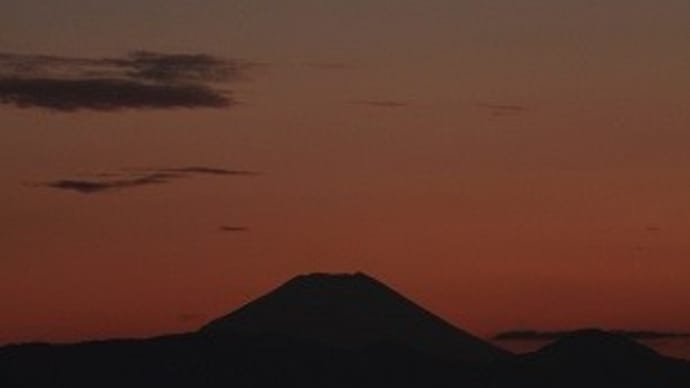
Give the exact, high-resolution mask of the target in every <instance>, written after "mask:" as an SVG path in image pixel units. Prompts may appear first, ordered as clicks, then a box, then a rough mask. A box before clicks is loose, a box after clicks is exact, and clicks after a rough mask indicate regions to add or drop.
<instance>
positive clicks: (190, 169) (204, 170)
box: [158, 166, 260, 175]
mask: <svg viewBox="0 0 690 388" xmlns="http://www.w3.org/2000/svg"><path fill="white" fill-rule="evenodd" d="M158 171H164V172H173V173H190V174H208V175H259V174H260V173H259V172H258V171H251V170H227V169H224V168H214V167H204V166H187V167H176V168H162V169H158Z"/></svg>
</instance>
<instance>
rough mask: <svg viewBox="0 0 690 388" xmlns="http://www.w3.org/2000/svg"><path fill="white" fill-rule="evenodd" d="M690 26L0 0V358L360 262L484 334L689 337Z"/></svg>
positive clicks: (520, 8) (294, 7) (629, 15)
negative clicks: (17, 346) (10, 350)
mask: <svg viewBox="0 0 690 388" xmlns="http://www.w3.org/2000/svg"><path fill="white" fill-rule="evenodd" d="M689 16H690V2H688V1H687V0H659V1H653V2H652V1H643V0H626V1H623V0H601V1H595V0H587V1H566V0H559V1H553V0H549V1H547V0H526V1H521V2H515V1H512V0H511V1H508V0H494V1H478V0H477V1H450V0H448V1H446V0H427V1H408V0H398V1H392V0H368V1H360V0H352V1H347V2H345V1H343V2H325V1H308V0H294V1H290V2H286V1H278V0H274V1H268V0H264V1H261V0H258V1H227V0H224V1H221V0H208V1H185V0H165V1H163V0H151V1H147V2H140V1H133V0H122V1H118V2H112V1H97V0H64V1H60V2H50V1H39V0H25V1H21V2H19V1H6V2H2V3H0V26H2V27H0V131H1V133H2V136H1V138H0V139H1V140H0V155H1V156H2V163H0V295H1V297H0V315H1V316H2V322H3V323H2V325H0V343H10V342H24V341H61V342H62V341H76V340H84V339H93V338H108V337H144V336H150V335H157V334H162V333H169V332H179V331H185V330H192V329H195V328H197V327H199V326H201V325H202V324H203V323H204V322H206V321H208V320H210V319H212V318H214V317H216V316H219V315H222V314H224V313H227V312H228V311H230V310H232V309H234V308H237V307H239V306H240V305H242V304H244V303H246V302H248V301H250V300H251V299H253V298H255V297H257V296H259V295H261V294H263V293H266V292H267V291H269V290H270V289H272V288H274V287H276V286H278V285H279V284H280V283H282V282H284V281H286V280H287V279H289V278H291V277H292V276H295V275H297V274H301V273H308V272H355V271H364V272H366V273H368V274H370V275H372V276H374V277H376V278H378V279H380V280H382V281H384V282H386V283H387V284H389V285H391V286H392V287H394V288H396V289H398V290H400V291H401V292H402V293H403V294H405V295H407V296H409V297H410V298H412V299H414V300H415V301H417V302H418V303H420V304H421V305H424V306H426V307H427V308H428V309H430V310H431V311H433V312H435V313H437V314H439V315H440V316H442V317H444V318H445V319H447V320H449V321H451V322H453V323H454V324H457V325H458V326H461V327H463V328H465V329H467V330H469V331H471V332H473V333H476V334H478V335H483V336H490V335H492V334H493V333H495V332H497V331H502V330H510V329H516V328H535V329H540V330H565V329H572V328H577V327H582V326H588V327H590V326H599V327H604V328H617V329H644V330H663V331H685V332H687V331H690V314H688V313H687V312H688V311H690V298H687V295H688V294H690V239H689V238H688V235H690V234H689V231H690V201H688V200H687V199H688V198H689V197H690V156H689V155H690V154H689V153H688V146H690V109H688V105H689V104H690V92H689V91H690V72H689V71H688V69H690V50H688V42H690V24H689V23H687V21H688V17H689ZM689 354H690V353H689Z"/></svg>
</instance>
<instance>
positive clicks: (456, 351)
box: [201, 273, 508, 362]
mask: <svg viewBox="0 0 690 388" xmlns="http://www.w3.org/2000/svg"><path fill="white" fill-rule="evenodd" d="M225 331H230V332H237V333H247V334H254V335H257V334H270V335H280V336H286V337H290V338H295V339H303V340H309V341H315V342H318V343H322V344H325V345H328V346H334V347H339V348H360V347H363V346H369V345H374V344H378V343H395V344H399V345H402V346H407V347H410V348H411V349H415V350H418V351H421V352H424V353H426V354H429V355H434V356H439V357H443V358H448V359H453V360H460V361H466V362H488V361H493V360H496V359H500V358H504V357H507V356H508V353H507V352H506V351H504V350H501V349H499V348H497V347H495V346H493V345H491V344H489V343H488V342H484V341H482V340H480V339H479V338H476V337H474V336H472V335H470V334H469V333H467V332H465V331H462V330H460V329H458V328H456V327H454V326H453V325H451V324H449V323H447V322H446V321H444V320H442V319H441V318H439V317H437V316H435V315H433V314H432V313H430V312H428V311H426V310H424V309H423V308H421V307H419V306H417V305H416V304H414V303H413V302H411V301H410V300H409V299H407V298H405V297H403V296H402V295H400V294H399V293H397V292H395V291H394V290H392V289H391V288H389V287H388V286H386V285H385V284H383V283H381V282H379V281H378V280H376V279H374V278H372V277H370V276H367V275H365V274H363V273H355V274H320V273H316V274H311V275H303V276H298V277H295V278H293V279H292V280H290V281H288V282H287V283H285V284H283V285H282V286H280V287H278V288H277V289H275V290H274V291H272V292H270V293H268V294H267V295H265V296H263V297H261V298H259V299H257V300H255V301H253V302H251V303H249V304H247V305H245V306H244V307H242V308H240V309H239V310H237V311H235V312H233V313H231V314H229V315H226V316H224V317H222V318H219V319H217V320H215V321H213V322H211V323H209V324H208V325H206V326H204V327H203V328H202V329H201V332H203V333H206V334H215V333H223V332H225Z"/></svg>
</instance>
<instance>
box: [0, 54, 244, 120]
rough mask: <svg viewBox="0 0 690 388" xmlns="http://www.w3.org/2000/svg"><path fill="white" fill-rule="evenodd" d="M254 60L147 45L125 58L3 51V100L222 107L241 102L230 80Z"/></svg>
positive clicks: (71, 107)
mask: <svg viewBox="0 0 690 388" xmlns="http://www.w3.org/2000/svg"><path fill="white" fill-rule="evenodd" d="M253 65H254V64H253V63H251V62H247V61H239V60H226V59H221V58H217V57H213V56H210V55H205V54H161V53H154V52H146V51H137V52H133V53H131V54H129V55H128V56H125V57H122V58H76V57H60V56H47V55H20V54H1V53H0V104H5V105H14V106H17V107H20V108H45V109H51V110H56V111H62V112H72V111H77V110H80V109H91V110H99V111H114V110H121V109H170V108H201V107H206V108H223V107H228V106H231V105H234V104H237V101H236V100H235V99H234V98H233V96H232V92H231V91H230V90H228V89H227V85H226V84H227V83H228V82H230V81H234V80H237V79H240V78H243V77H244V74H245V73H246V71H247V70H248V69H249V68H251V67H252V66H253ZM223 85H225V86H223Z"/></svg>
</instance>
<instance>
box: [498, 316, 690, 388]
mask: <svg viewBox="0 0 690 388" xmlns="http://www.w3.org/2000/svg"><path fill="white" fill-rule="evenodd" d="M490 374H491V376H490V377H489V380H490V381H492V384H490V385H489V386H491V387H533V388H539V387H561V388H569V387H592V388H598V387H634V388H643V387H644V388H652V387H665V388H676V387H677V388H682V387H690V363H688V362H686V361H682V360H675V359H671V358H668V357H664V356H661V355H659V354H658V353H656V352H655V351H654V350H652V349H650V348H648V347H646V346H644V345H641V344H639V343H637V342H635V341H634V340H632V339H629V338H628V337H625V336H623V335H619V334H613V333H608V332H605V331H601V330H596V329H587V330H580V331H574V332H572V333H570V334H568V335H566V336H564V337H563V338H561V339H559V340H557V341H555V342H553V343H551V344H548V345H546V346H544V347H543V348H541V349H540V350H538V351H537V352H534V353H530V354H527V355H523V356H518V357H516V358H515V359H513V360H510V361H506V362H504V363H500V364H499V365H497V366H495V368H493V369H491V373H490Z"/></svg>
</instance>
